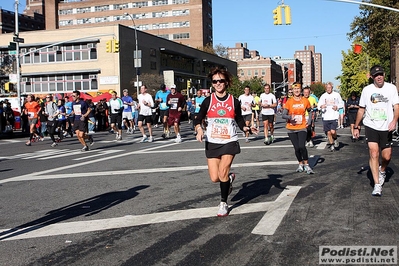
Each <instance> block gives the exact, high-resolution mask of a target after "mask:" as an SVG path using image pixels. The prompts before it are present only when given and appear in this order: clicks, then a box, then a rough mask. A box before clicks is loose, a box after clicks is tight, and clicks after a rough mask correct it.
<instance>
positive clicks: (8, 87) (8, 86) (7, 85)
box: [4, 82, 10, 92]
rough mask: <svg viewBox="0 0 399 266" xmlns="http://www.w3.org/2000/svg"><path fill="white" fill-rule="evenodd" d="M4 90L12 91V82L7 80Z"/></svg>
mask: <svg viewBox="0 0 399 266" xmlns="http://www.w3.org/2000/svg"><path fill="white" fill-rule="evenodd" d="M4 90H5V91H6V92H10V82H6V83H5V84H4Z"/></svg>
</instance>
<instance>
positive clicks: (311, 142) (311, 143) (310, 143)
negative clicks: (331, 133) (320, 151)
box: [308, 140, 314, 148]
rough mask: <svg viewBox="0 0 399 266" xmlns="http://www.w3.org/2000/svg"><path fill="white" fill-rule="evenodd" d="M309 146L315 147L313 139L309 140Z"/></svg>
mask: <svg viewBox="0 0 399 266" xmlns="http://www.w3.org/2000/svg"><path fill="white" fill-rule="evenodd" d="M308 147H309V148H313V147H314V144H313V141H312V140H310V141H309V146H308Z"/></svg>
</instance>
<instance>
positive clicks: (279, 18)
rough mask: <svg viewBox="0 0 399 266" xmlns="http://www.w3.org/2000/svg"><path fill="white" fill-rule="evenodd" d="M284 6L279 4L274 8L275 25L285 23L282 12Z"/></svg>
mask: <svg viewBox="0 0 399 266" xmlns="http://www.w3.org/2000/svg"><path fill="white" fill-rule="evenodd" d="M281 9H282V7H281V6H278V7H276V9H274V10H273V14H274V16H273V20H274V25H282V24H283V14H282V10H281Z"/></svg>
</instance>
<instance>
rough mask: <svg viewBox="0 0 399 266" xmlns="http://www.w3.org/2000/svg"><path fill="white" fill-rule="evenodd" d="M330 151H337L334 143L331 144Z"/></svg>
mask: <svg viewBox="0 0 399 266" xmlns="http://www.w3.org/2000/svg"><path fill="white" fill-rule="evenodd" d="M330 151H331V152H333V151H335V148H334V145H333V144H331V146H330Z"/></svg>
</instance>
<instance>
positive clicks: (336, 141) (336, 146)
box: [334, 139, 339, 148]
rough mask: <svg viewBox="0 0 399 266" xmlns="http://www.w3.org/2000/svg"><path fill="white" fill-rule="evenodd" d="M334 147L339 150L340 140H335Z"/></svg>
mask: <svg viewBox="0 0 399 266" xmlns="http://www.w3.org/2000/svg"><path fill="white" fill-rule="evenodd" d="M334 147H335V148H338V147H339V142H338V139H335V140H334Z"/></svg>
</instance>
